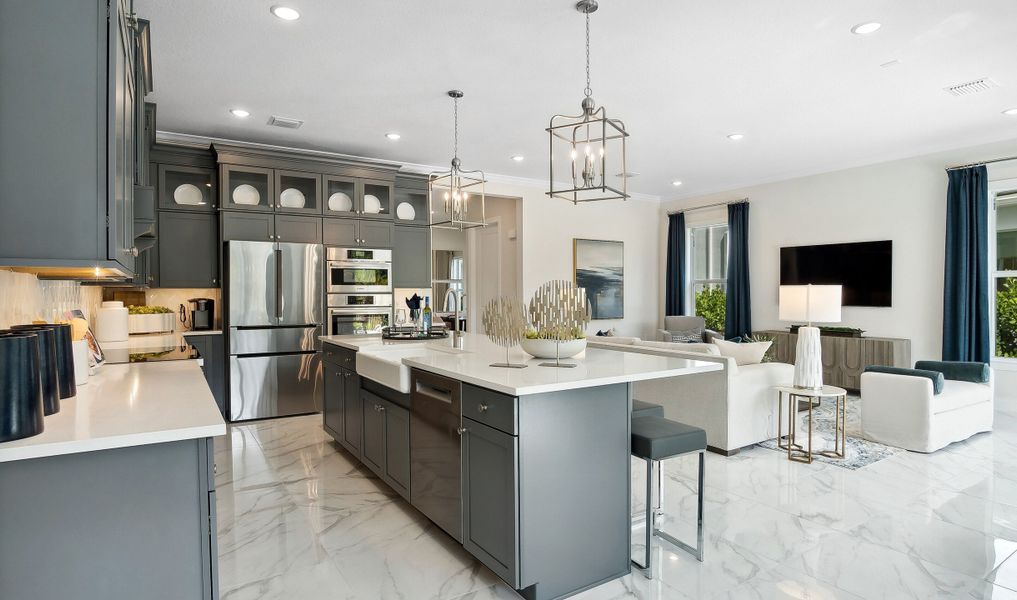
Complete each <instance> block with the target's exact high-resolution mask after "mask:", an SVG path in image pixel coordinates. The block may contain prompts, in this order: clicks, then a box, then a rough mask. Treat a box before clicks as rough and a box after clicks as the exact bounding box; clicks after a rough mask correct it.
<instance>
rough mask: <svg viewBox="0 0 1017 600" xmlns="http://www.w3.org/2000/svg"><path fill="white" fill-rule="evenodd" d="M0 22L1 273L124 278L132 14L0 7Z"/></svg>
mask: <svg viewBox="0 0 1017 600" xmlns="http://www.w3.org/2000/svg"><path fill="white" fill-rule="evenodd" d="M0 14H3V18H2V19H0V90H3V101H2V102H0V131H2V132H3V135H0V157H3V158H2V160H0V189H2V190H3V195H4V198H5V199H6V200H5V201H3V202H0V265H3V266H19V267H28V268H38V267H51V268H52V267H56V268H66V269H87V270H88V271H91V270H92V269H94V268H95V267H100V268H105V269H111V270H113V271H115V272H116V273H119V274H120V275H124V276H130V275H131V272H132V271H133V269H134V245H133V241H134V222H133V221H134V219H133V215H132V212H133V186H134V176H135V173H134V159H135V156H134V143H133V140H134V135H135V128H136V127H137V126H140V125H139V124H137V123H136V113H135V108H136V102H138V101H139V97H138V93H137V88H136V86H135V74H134V69H135V60H134V39H135V37H134V36H135V33H134V30H133V27H132V25H131V21H130V7H129V3H128V2H127V1H126V0H99V1H93V2H87V1H85V2H72V3H67V2H59V1H57V0H40V1H37V2H23V1H21V0H0ZM40 32H45V34H44V35H42V34H40ZM42 173H44V174H45V175H44V176H42ZM54 240H57V241H58V243H54Z"/></svg>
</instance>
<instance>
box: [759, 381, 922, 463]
mask: <svg viewBox="0 0 1017 600" xmlns="http://www.w3.org/2000/svg"><path fill="white" fill-rule="evenodd" d="M786 406H787V405H786V404H785V407H786ZM803 406H804V405H803ZM835 406H836V403H835V402H834V399H833V398H824V399H823V401H822V403H821V404H820V405H819V406H818V407H815V408H813V409H812V451H813V454H812V460H813V461H815V462H824V463H828V464H831V465H837V466H838V467H842V468H844V469H851V470H852V471H853V470H855V469H860V468H862V467H864V466H866V465H871V464H873V463H877V462H879V461H881V460H883V459H884V458H889V457H891V456H893V455H895V454H899V453H900V452H904V450H901V449H900V448H894V447H893V446H887V445H885V444H880V443H878V442H870V441H869V440H866V439H863V438H862V437H861V422H862V419H861V398H859V397H858V396H857V395H856V394H848V397H847V444H846V447H847V450H846V451H845V453H844V455H845V456H844V458H829V457H826V456H821V455H819V454H816V451H818V450H826V449H830V450H832V449H833V438H834V425H835V423H834V408H835ZM808 414H809V413H808V411H806V412H799V413H798V439H799V442H798V443H800V444H803V445H804V444H805V443H807V440H808V437H807V436H808V422H809V421H808V418H809V417H808ZM757 445H758V446H760V447H762V448H767V449H770V450H776V451H778V452H783V453H784V454H787V450H784V449H782V448H778V447H777V440H776V439H772V440H767V441H765V442H760V443H759V444H757Z"/></svg>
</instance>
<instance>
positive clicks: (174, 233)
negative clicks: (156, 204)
mask: <svg viewBox="0 0 1017 600" xmlns="http://www.w3.org/2000/svg"><path fill="white" fill-rule="evenodd" d="M218 220H219V219H218V215H215V214H208V213H192V212H177V211H169V210H161V211H159V238H158V239H159V287H166V288H214V287H219V242H218V239H219V237H218V236H219V224H218Z"/></svg>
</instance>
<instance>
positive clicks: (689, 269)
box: [683, 221, 731, 316]
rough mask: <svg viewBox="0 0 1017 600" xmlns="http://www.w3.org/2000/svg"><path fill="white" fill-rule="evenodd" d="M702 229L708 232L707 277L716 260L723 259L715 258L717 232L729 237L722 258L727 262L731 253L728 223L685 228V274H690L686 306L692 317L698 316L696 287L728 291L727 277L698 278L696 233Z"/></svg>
mask: <svg viewBox="0 0 1017 600" xmlns="http://www.w3.org/2000/svg"><path fill="white" fill-rule="evenodd" d="M700 229H705V230H706V263H707V264H706V271H707V275H709V274H710V273H711V272H713V268H712V267H713V266H714V261H715V260H721V257H714V256H713V254H714V252H713V236H714V233H715V231H717V230H720V229H723V230H724V235H725V236H726V237H727V239H726V240H725V243H724V252H723V255H722V258H723V259H724V260H725V261H726V260H727V257H728V256H730V252H731V237H730V235H727V234H728V224H727V222H726V221H719V222H717V221H709V222H703V223H698V224H696V225H695V226H693V227H686V228H685V247H686V248H688V252H686V257H685V262H686V264H685V268H686V270H685V272H686V273H688V274H689V277H687V278H686V279H685V290H684V291H683V293H684V294H685V306H686V307H687V308H686V311H685V312H686V313H688V314H689V315H692V316H696V286H697V285H698V284H703V285H704V286H709V285H715V286H719V287H721V288H722V289H724V290H725V292H726V291H727V277H726V276H725V277H723V278H712V277H707V278H704V279H697V278H696V272H695V271H696V231H698V230H700ZM724 273H725V275H726V274H727V265H724Z"/></svg>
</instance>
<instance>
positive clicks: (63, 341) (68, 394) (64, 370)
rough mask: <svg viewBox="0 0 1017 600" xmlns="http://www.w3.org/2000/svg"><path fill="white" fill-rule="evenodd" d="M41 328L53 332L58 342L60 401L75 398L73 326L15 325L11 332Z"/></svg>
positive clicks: (76, 392)
mask: <svg viewBox="0 0 1017 600" xmlns="http://www.w3.org/2000/svg"><path fill="white" fill-rule="evenodd" d="M39 328H42V329H49V330H51V331H52V332H53V337H54V339H55V341H56V344H55V345H56V372H57V382H58V384H59V389H60V399H61V400H62V399H64V398H73V397H74V396H76V395H77V394H78V386H77V382H76V381H75V379H74V347H73V346H72V345H71V326H70V325H68V324H66V323H40V324H35V323H33V324H29V325H14V326H12V327H11V330H12V331H33V330H37V329H39ZM46 414H49V413H46Z"/></svg>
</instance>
